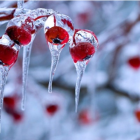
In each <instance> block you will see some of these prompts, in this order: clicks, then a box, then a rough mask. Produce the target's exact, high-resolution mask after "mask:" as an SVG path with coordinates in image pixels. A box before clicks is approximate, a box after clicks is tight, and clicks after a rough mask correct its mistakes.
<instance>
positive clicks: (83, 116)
mask: <svg viewBox="0 0 140 140" xmlns="http://www.w3.org/2000/svg"><path fill="white" fill-rule="evenodd" d="M78 119H79V121H80V123H82V124H85V125H87V124H91V122H92V119H91V116H90V114H89V112H88V110H83V111H81V112H80V113H79V117H78Z"/></svg>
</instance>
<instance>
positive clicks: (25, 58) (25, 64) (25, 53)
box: [21, 39, 33, 110]
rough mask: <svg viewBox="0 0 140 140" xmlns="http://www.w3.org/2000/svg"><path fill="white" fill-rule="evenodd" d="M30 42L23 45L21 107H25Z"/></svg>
mask: <svg viewBox="0 0 140 140" xmlns="http://www.w3.org/2000/svg"><path fill="white" fill-rule="evenodd" d="M32 43H33V39H32V41H31V43H30V44H29V45H27V46H24V47H23V62H22V70H23V72H22V73H23V74H22V102H21V109H22V110H24V109H25V101H26V84H27V78H28V69H29V63H30V54H31V49H32Z"/></svg>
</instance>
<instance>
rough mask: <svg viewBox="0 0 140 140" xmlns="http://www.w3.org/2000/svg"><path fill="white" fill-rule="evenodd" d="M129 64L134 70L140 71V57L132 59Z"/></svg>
mask: <svg viewBox="0 0 140 140" xmlns="http://www.w3.org/2000/svg"><path fill="white" fill-rule="evenodd" d="M128 64H129V65H130V66H131V67H132V68H133V69H136V70H137V69H138V68H140V57H138V56H135V57H132V58H130V59H129V60H128Z"/></svg>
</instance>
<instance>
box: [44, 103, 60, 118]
mask: <svg viewBox="0 0 140 140" xmlns="http://www.w3.org/2000/svg"><path fill="white" fill-rule="evenodd" d="M58 109H59V107H58V105H54V104H52V105H48V106H47V107H46V112H47V113H48V114H49V115H51V116H52V115H54V114H55V113H56V112H57V111H58Z"/></svg>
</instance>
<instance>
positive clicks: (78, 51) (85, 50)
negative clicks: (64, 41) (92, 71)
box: [70, 42, 95, 63]
mask: <svg viewBox="0 0 140 140" xmlns="http://www.w3.org/2000/svg"><path fill="white" fill-rule="evenodd" d="M70 53H71V56H72V58H73V61H74V63H76V62H77V61H84V60H88V59H89V58H90V57H91V56H92V55H93V54H94V53H95V48H94V46H93V45H92V44H91V43H89V42H79V43H77V44H76V45H75V46H74V47H72V48H70Z"/></svg>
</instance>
